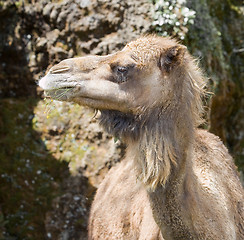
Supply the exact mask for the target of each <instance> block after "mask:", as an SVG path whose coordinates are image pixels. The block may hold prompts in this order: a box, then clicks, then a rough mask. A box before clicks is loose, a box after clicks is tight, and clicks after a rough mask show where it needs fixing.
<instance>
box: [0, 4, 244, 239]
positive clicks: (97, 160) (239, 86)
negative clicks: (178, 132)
mask: <svg viewBox="0 0 244 240" xmlns="http://www.w3.org/2000/svg"><path fill="white" fill-rule="evenodd" d="M148 33H155V34H158V35H162V36H167V35H171V36H174V37H176V38H177V39H179V40H180V41H181V42H182V43H183V44H185V45H186V46H187V47H188V49H189V51H190V52H191V54H192V55H194V56H195V57H196V58H197V59H198V60H199V61H200V66H201V67H202V68H203V70H204V72H205V74H206V76H208V78H209V85H208V88H209V89H208V90H209V91H212V92H214V94H215V95H214V96H213V97H212V99H211V100H207V101H206V108H207V109H209V107H211V111H208V114H206V124H205V126H204V128H207V129H209V130H210V131H211V132H213V133H214V134H216V135H218V136H219V137H220V138H221V139H222V141H223V142H224V143H225V144H226V146H227V147H228V149H229V151H230V153H231V154H232V155H233V156H234V158H235V162H236V165H237V166H238V169H239V171H240V172H242V171H244V138H243V136H244V5H243V1H242V0H222V1H219V0H165V1H163V0H154V1H152V0H151V1H150V0H69V1H68V0H56V1H46V0H39V1H35V0H29V1H27V0H26V1H24V0H22V1H13V0H5V1H0V239H6V240H17V239H20V240H30V239H35V240H39V239H60V240H79V239H82V240H83V239H87V230H86V229H87V219H88V214H89V208H90V204H91V201H92V198H93V195H94V192H95V190H96V188H97V187H98V185H99V183H100V182H101V180H102V179H103V177H104V176H105V175H106V173H107V171H108V169H109V168H111V166H113V165H114V164H116V162H118V161H120V160H121V158H122V157H123V155H124V152H125V146H124V145H123V144H122V143H121V142H119V141H115V140H114V139H113V138H112V137H111V136H109V135H107V134H106V133H104V132H103V130H102V129H101V127H99V126H98V124H97V121H96V118H95V117H94V112H92V111H90V110H88V109H85V108H82V107H81V106H78V105H75V104H71V103H61V102H50V101H49V100H48V99H47V100H44V99H43V98H42V95H43V93H42V91H41V89H39V88H38V87H37V85H36V81H38V79H40V77H41V76H43V75H44V74H45V71H46V69H47V68H49V67H51V66H52V65H53V64H56V63H58V62H59V61H61V60H63V59H65V58H70V57H76V56H84V55H86V54H98V55H106V54H108V53H113V52H115V51H117V50H119V49H121V48H122V47H123V46H124V45H125V44H126V43H127V42H129V41H131V40H133V39H136V38H137V37H139V36H141V35H143V34H148ZM241 175H242V173H241Z"/></svg>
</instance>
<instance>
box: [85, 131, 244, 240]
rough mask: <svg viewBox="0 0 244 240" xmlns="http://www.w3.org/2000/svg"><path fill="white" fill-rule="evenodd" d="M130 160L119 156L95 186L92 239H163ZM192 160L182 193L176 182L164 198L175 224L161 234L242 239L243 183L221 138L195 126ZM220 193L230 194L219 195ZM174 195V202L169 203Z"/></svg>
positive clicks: (90, 232) (90, 235)
mask: <svg viewBox="0 0 244 240" xmlns="http://www.w3.org/2000/svg"><path fill="white" fill-rule="evenodd" d="M132 163H133V161H132V160H131V159H130V158H129V156H128V157H127V158H125V159H124V160H122V162H120V163H119V164H118V165H117V166H116V167H113V168H112V169H111V170H110V171H109V173H108V174H107V176H106V177H105V179H104V180H103V182H102V183H101V185H100V186H99V188H98V191H97V194H96V196H95V199H94V202H93V204H92V209H91V213H90V221H89V238H90V239H94V240H98V239H100V240H102V239H104V240H115V239H116V240H117V239H131V240H163V239H164V238H163V237H162V235H161V232H160V229H159V227H158V225H157V224H156V222H155V220H154V218H153V212H152V207H151V205H150V200H149V198H148V193H147V191H146V190H145V188H144V186H143V185H142V184H141V183H140V181H138V180H137V179H136V177H135V176H136V175H135V169H134V165H133V164H132ZM192 163H193V165H192V171H191V172H189V174H192V175H193V177H194V180H195V181H194V182H192V181H190V182H188V181H187V178H188V176H187V175H186V176H185V179H184V181H185V189H184V191H183V192H182V194H181V195H180V194H179V192H180V191H179V189H177V186H176V189H174V190H175V191H173V193H172V194H173V195H175V196H174V197H172V195H171V198H170V199H168V201H167V199H165V200H164V204H168V205H169V208H168V209H166V210H165V214H166V218H169V219H168V220H166V221H168V224H169V225H170V229H171V228H172V226H174V229H173V230H170V231H173V232H174V234H175V235H173V234H172V236H170V235H169V234H167V230H166V232H165V235H164V236H165V239H199V240H202V239H209V240H210V239H211V240H229V239H237V240H241V239H243V236H244V232H243V230H244V229H243V226H244V218H243V217H244V216H243V211H244V209H243V206H244V199H243V191H240V189H242V187H241V186H240V181H239V179H238V177H237V175H236V167H235V165H234V163H233V160H232V158H231V156H230V155H229V154H228V151H227V149H226V148H225V146H224V145H223V143H222V142H221V140H220V139H219V138H218V137H216V136H214V135H213V134H211V133H208V132H207V131H204V130H198V131H197V136H196V140H195V144H194V155H193V159H192ZM233 176H234V177H233ZM219 183H220V184H219ZM176 185H177V184H176ZM230 188H231V189H230ZM223 192H228V193H229V194H228V195H223V196H222V198H221V199H219V197H218V196H219V194H221V193H223ZM233 192H234V194H233ZM186 198H187V201H186ZM173 199H175V201H177V202H178V203H175V202H174V203H173ZM166 202H167V203H166ZM216 202H217V209H216ZM179 206H180V207H179ZM228 206H231V208H228ZM172 208H173V211H172ZM175 212H178V213H179V215H178V216H177V217H179V218H181V219H182V220H184V221H185V222H186V221H187V222H189V225H190V226H191V228H193V229H194V231H195V232H197V233H198V234H196V235H194V237H193V236H190V235H188V236H186V235H185V234H186V233H185V231H184V229H182V228H181V224H179V223H178V221H179V219H174V217H175V218H176V215H175ZM170 218H172V219H170ZM220 220H221V221H220ZM206 229H207V231H206ZM170 231H169V232H170ZM176 232H177V235H176Z"/></svg>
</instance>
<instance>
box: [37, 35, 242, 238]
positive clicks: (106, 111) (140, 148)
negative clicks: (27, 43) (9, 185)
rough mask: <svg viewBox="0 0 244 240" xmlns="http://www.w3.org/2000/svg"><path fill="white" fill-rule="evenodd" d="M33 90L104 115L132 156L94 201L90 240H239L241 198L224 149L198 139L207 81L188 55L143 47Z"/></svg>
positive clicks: (152, 40)
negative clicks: (202, 98)
mask: <svg viewBox="0 0 244 240" xmlns="http://www.w3.org/2000/svg"><path fill="white" fill-rule="evenodd" d="M39 85H40V86H41V87H42V88H43V89H44V90H45V92H46V94H47V95H49V96H51V97H52V98H54V99H57V100H62V101H71V102H76V103H79V104H81V105H84V106H88V107H91V108H93V109H98V110H100V111H101V117H100V123H101V125H102V126H103V127H104V128H105V130H106V131H107V132H108V133H110V134H112V135H114V136H115V137H118V138H120V139H121V140H122V141H124V142H125V143H126V144H127V146H128V147H127V156H126V158H125V160H123V161H122V162H121V163H120V164H119V165H118V166H117V167H115V168H114V169H112V170H111V171H110V172H109V174H108V176H107V177H106V178H105V180H104V181H103V183H102V184H101V186H100V187H99V189H98V191H97V195H96V197H95V200H94V203H93V205H92V210H91V216H90V222H89V238H90V239H92V240H97V239H109V240H111V239H125V240H127V239H128V240H129V239H145V240H150V239H165V240H190V239H195V240H243V239H244V207H243V204H244V192H243V188H242V186H241V182H240V180H239V178H238V174H237V171H236V167H235V165H234V163H233V160H232V158H231V157H230V155H229V154H228V151H227V150H226V148H225V147H224V145H223V144H222V142H221V141H220V140H219V139H218V137H216V136H214V135H213V134H210V133H207V132H206V131H203V130H197V127H198V126H199V124H201V123H202V119H201V114H202V112H203V106H202V101H201V97H202V96H204V93H205V91H204V87H205V85H206V78H205V77H204V76H203V74H202V72H201V70H200V69H199V68H198V67H197V64H196V61H195V60H194V59H193V58H192V57H191V55H190V54H189V53H188V52H187V49H186V47H185V46H183V45H181V44H179V43H177V42H176V41H175V40H173V39H170V38H162V37H156V36H147V37H142V38H139V39H138V40H136V41H133V42H131V43H129V44H127V45H126V46H125V48H124V49H123V50H122V51H119V52H117V53H114V54H111V55H108V56H88V57H80V58H73V59H67V60H64V61H62V62H60V63H59V64H57V65H55V66H54V67H52V68H51V69H50V71H49V72H48V74H47V75H46V76H45V77H44V78H43V79H41V81H40V83H39Z"/></svg>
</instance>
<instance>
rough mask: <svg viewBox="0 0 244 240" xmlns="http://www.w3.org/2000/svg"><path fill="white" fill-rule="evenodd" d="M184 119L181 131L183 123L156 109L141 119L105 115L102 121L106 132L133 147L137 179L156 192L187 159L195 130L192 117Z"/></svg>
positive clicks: (116, 113)
mask: <svg viewBox="0 0 244 240" xmlns="http://www.w3.org/2000/svg"><path fill="white" fill-rule="evenodd" d="M180 115H181V114H180ZM184 115H185V114H184ZM181 119H182V118H181ZM183 119H184V125H185V126H184V128H181V124H182V121H180V119H175V116H174V115H173V114H170V113H168V112H164V109H162V108H155V109H153V110H150V112H146V113H144V114H142V115H137V116H135V115H130V114H124V113H120V112H117V111H102V114H101V118H100V121H101V124H102V125H103V126H104V128H105V129H106V131H108V132H109V133H110V134H113V135H114V136H116V137H118V138H120V139H122V140H124V141H125V142H126V143H127V144H128V146H133V147H132V148H131V149H129V151H130V152H131V153H130V154H131V155H132V156H133V157H134V161H135V166H136V170H137V176H138V178H139V179H140V180H141V181H142V182H143V183H144V184H145V185H146V186H147V187H148V188H149V190H154V189H155V188H156V186H157V184H158V183H161V184H162V185H164V184H165V183H166V181H167V179H168V178H169V176H170V173H173V171H172V170H174V168H178V167H179V166H180V165H181V164H180V162H181V161H182V160H183V159H184V158H185V157H186V152H187V149H188V148H189V145H190V144H191V140H192V139H193V128H192V120H191V119H190V118H189V116H187V115H185V117H184V118H183ZM176 123H177V124H176ZM162 136H163V137H162ZM179 139H180V141H179Z"/></svg>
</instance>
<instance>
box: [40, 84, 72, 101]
mask: <svg viewBox="0 0 244 240" xmlns="http://www.w3.org/2000/svg"><path fill="white" fill-rule="evenodd" d="M74 88H75V87H72V86H68V87H60V88H53V89H48V90H44V92H45V95H46V97H50V98H52V99H55V100H59V101H66V100H68V98H70V93H71V92H72V91H73V90H74Z"/></svg>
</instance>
